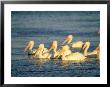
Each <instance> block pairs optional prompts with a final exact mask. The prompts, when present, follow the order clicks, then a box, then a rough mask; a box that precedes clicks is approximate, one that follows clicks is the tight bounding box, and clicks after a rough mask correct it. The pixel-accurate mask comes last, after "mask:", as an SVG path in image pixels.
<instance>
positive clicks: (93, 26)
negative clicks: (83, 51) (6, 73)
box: [11, 11, 100, 77]
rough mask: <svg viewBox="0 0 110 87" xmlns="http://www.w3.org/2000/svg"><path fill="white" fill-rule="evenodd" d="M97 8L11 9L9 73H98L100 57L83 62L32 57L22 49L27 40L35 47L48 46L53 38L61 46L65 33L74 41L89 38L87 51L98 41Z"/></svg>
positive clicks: (51, 74) (94, 74)
mask: <svg viewBox="0 0 110 87" xmlns="http://www.w3.org/2000/svg"><path fill="white" fill-rule="evenodd" d="M99 29H100V12H98V11H79V12H77V11H76V12H75V11H59V12H57V11H55V12H54V11H50V12H48V11H44V12H42V11H41V12H40V11H36V12H35V11H34V12H32V11H30V12H27V11H23V12H22V11H18V12H17V11H12V12H11V76H12V77H99V76H100V61H99V60H98V59H97V58H87V59H85V60H84V61H82V62H76V61H62V60H60V59H59V60H55V59H51V60H42V59H41V60H39V59H33V58H31V56H28V55H27V54H26V53H24V48H25V46H26V44H27V42H28V41H29V40H34V41H35V46H34V48H36V47H38V45H39V44H40V43H44V44H45V47H47V48H49V47H50V44H51V42H52V41H53V40H57V41H58V45H59V46H60V44H61V42H62V41H63V40H64V38H65V36H67V35H69V34H72V35H73V37H74V38H73V42H75V41H78V40H81V41H84V42H85V41H90V42H91V46H90V48H89V50H88V51H92V50H94V49H95V48H96V47H97V46H98V45H99V42H100V35H99V34H98V31H99Z"/></svg>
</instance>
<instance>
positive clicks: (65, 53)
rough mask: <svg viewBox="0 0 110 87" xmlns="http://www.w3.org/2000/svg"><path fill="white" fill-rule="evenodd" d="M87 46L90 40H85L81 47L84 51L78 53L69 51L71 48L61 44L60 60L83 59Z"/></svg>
mask: <svg viewBox="0 0 110 87" xmlns="http://www.w3.org/2000/svg"><path fill="white" fill-rule="evenodd" d="M89 46H90V42H86V43H85V45H84V47H83V50H84V53H79V52H75V53H71V50H70V48H69V46H68V45H66V46H63V50H62V51H61V55H62V57H61V59H62V60H84V59H85V58H86V54H87V50H88V48H89Z"/></svg>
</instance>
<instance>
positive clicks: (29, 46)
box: [24, 40, 35, 54]
mask: <svg viewBox="0 0 110 87" xmlns="http://www.w3.org/2000/svg"><path fill="white" fill-rule="evenodd" d="M33 47H34V41H33V40H30V41H29V42H28V44H27V45H26V47H25V49H24V52H26V51H27V52H28V54H34V53H35V49H34V50H33Z"/></svg>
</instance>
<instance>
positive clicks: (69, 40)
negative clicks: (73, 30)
mask: <svg viewBox="0 0 110 87" xmlns="http://www.w3.org/2000/svg"><path fill="white" fill-rule="evenodd" d="M72 39H73V36H72V35H68V36H66V37H65V39H64V42H63V43H62V45H64V44H65V43H67V44H70V43H71V42H72Z"/></svg>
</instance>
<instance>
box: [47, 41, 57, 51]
mask: <svg viewBox="0 0 110 87" xmlns="http://www.w3.org/2000/svg"><path fill="white" fill-rule="evenodd" d="M52 49H53V51H54V52H56V50H57V41H56V40H55V41H52V43H51V47H50V49H49V50H48V51H49V52H50V51H51V50H52Z"/></svg>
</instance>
